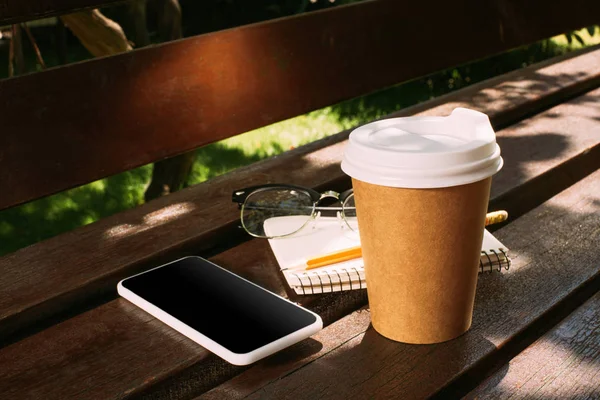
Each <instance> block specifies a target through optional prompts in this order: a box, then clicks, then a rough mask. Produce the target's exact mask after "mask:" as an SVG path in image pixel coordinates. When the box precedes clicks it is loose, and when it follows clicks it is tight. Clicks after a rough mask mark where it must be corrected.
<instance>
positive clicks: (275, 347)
mask: <svg viewBox="0 0 600 400" xmlns="http://www.w3.org/2000/svg"><path fill="white" fill-rule="evenodd" d="M117 290H118V292H119V295H121V296H123V297H124V298H126V299H127V300H129V301H130V302H132V303H133V304H135V305H136V306H138V307H140V308H141V309H143V310H144V311H146V312H148V313H149V314H151V315H153V316H154V317H156V318H157V319H159V320H161V321H162V322H164V323H165V324H167V325H169V326H170V327H171V328H173V329H175V330H177V331H179V332H180V333H182V334H183V335H185V336H187V337H188V338H190V339H192V340H193V341H195V342H197V343H198V344H200V345H201V346H203V347H205V348H206V349H207V350H209V351H211V352H213V353H215V354H216V355H218V356H219V357H221V358H223V359H225V360H226V361H228V362H230V363H231V364H234V365H248V364H251V363H253V362H255V361H257V360H260V359H261V358H264V357H267V356H268V355H271V354H273V353H275V352H277V351H279V350H282V349H284V348H286V347H288V346H291V345H292V344H294V343H297V342H299V341H301V340H303V339H306V338H307V337H309V336H311V335H313V334H314V333H316V332H318V331H319V330H320V329H322V327H323V322H322V321H321V318H320V317H319V316H318V315H317V314H315V313H313V312H312V311H309V310H307V309H305V308H303V307H300V306H298V305H296V304H294V303H292V302H291V301H288V300H287V299H284V298H283V297H281V296H278V295H276V294H274V293H271V292H269V291H268V290H266V289H263V288H261V287H260V286H258V285H256V284H254V283H252V282H250V281H248V280H246V279H244V278H242V277H240V276H237V275H235V274H234V273H232V272H229V271H227V270H226V269H224V268H221V267H219V266H218V265H216V264H213V263H212V262H210V261H208V260H205V259H203V258H200V257H185V258H182V259H180V260H177V261H173V262H171V263H168V264H165V265H163V266H160V267H157V268H154V269H151V270H149V271H146V272H142V273H141V274H138V275H134V276H132V277H129V278H127V279H124V280H122V281H121V282H119V284H118V285H117Z"/></svg>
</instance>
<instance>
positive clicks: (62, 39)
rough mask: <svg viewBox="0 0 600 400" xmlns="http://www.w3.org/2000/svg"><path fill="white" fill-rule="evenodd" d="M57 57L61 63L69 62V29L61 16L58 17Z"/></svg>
mask: <svg viewBox="0 0 600 400" xmlns="http://www.w3.org/2000/svg"><path fill="white" fill-rule="evenodd" d="M55 37H56V58H57V59H58V63H59V64H60V65H63V64H66V63H67V30H66V29H65V24H63V22H62V20H61V19H60V18H57V19H56V31H55Z"/></svg>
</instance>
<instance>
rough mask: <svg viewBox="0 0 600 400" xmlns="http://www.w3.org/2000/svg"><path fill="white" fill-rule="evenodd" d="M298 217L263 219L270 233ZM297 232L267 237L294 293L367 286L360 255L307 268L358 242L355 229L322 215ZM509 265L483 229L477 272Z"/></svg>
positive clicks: (501, 249)
mask: <svg viewBox="0 0 600 400" xmlns="http://www.w3.org/2000/svg"><path fill="white" fill-rule="evenodd" d="M298 218H306V217H296V216H289V217H275V218H270V219H268V220H267V221H265V225H264V228H265V232H266V233H267V235H269V236H274V235H277V233H278V232H285V231H288V230H289V228H286V227H287V226H289V225H290V224H294V225H295V226H297V225H298V221H296V219H298ZM310 224H311V226H308V227H305V228H304V229H303V230H302V231H300V233H298V234H296V235H293V236H289V237H283V238H277V239H269V244H270V245H271V249H272V250H273V254H274V255H275V258H276V259H277V262H278V263H279V267H280V268H281V272H282V273H283V276H284V278H285V280H286V281H287V283H288V285H289V286H290V287H291V288H292V289H293V290H294V291H295V292H296V293H297V294H301V295H302V294H318V293H330V292H340V291H345V290H355V289H366V287H367V284H366V281H365V269H364V266H363V260H362V258H357V259H354V260H349V261H345V262H341V263H337V264H332V265H329V266H325V267H322V268H317V269H314V270H309V271H306V270H304V267H305V264H306V261H307V260H308V259H310V258H313V257H317V256H321V255H323V254H327V253H332V252H335V251H338V250H343V249H347V248H350V247H354V246H359V245H360V238H359V236H358V233H356V232H353V231H351V230H349V229H348V228H347V227H346V226H344V223H343V221H340V220H338V219H337V218H329V217H321V218H319V220H318V222H310ZM509 268H510V258H509V257H508V249H507V248H506V246H504V245H503V244H502V243H501V242H500V241H499V240H498V239H496V238H495V237H494V235H492V234H491V233H490V232H488V231H487V230H484V235H483V243H482V246H481V258H480V260H479V272H480V273H483V272H492V271H501V270H502V269H506V270H508V269H509Z"/></svg>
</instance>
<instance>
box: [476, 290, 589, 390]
mask: <svg viewBox="0 0 600 400" xmlns="http://www.w3.org/2000/svg"><path fill="white" fill-rule="evenodd" d="M509 397H516V398H529V399H547V398H563V399H566V398H571V399H575V398H577V399H592V398H599V397H600V293H597V294H596V295H595V296H594V297H592V298H591V299H590V300H588V301H587V302H586V303H585V304H583V305H582V306H581V307H579V309H577V310H576V311H575V312H574V313H573V314H572V315H570V316H569V317H568V318H567V319H566V320H565V321H563V322H561V323H560V325H558V326H557V327H556V328H554V329H552V330H551V331H550V332H548V333H546V334H545V335H544V336H542V337H541V338H539V339H538V340H537V341H536V342H535V343H534V344H533V345H532V346H530V347H528V348H527V349H526V350H525V351H523V352H522V353H521V354H519V355H518V356H517V357H515V358H514V359H513V360H511V361H510V363H509V364H507V365H505V366H504V367H503V368H502V369H501V370H499V371H498V372H496V373H495V374H494V375H493V376H492V377H490V378H489V379H488V380H487V381H485V382H484V383H482V384H481V385H479V386H478V387H477V389H475V390H474V391H472V392H471V393H469V395H468V396H466V398H467V399H481V398H485V399H507V398H509Z"/></svg>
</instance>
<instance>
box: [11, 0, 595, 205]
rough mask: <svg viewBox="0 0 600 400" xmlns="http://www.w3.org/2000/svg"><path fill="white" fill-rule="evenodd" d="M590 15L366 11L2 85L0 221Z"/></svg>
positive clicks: (383, 5)
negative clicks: (9, 212)
mask: <svg viewBox="0 0 600 400" xmlns="http://www.w3.org/2000/svg"><path fill="white" fill-rule="evenodd" d="M582 9H585V12H581V11H580V10H582ZM463 10H470V12H469V13H465V12H464V11H463ZM555 15H560V18H554V16H555ZM596 15H600V3H598V2H590V1H589V0H569V1H566V0H562V1H554V2H548V1H546V0H529V1H527V2H515V1H509V0H501V1H496V2H483V3H482V2H480V1H477V0H461V1H459V2H458V3H456V2H438V3H436V6H435V7H431V5H430V4H429V3H428V2H421V1H413V2H398V1H396V0H378V1H366V2H360V3H356V4H351V5H347V6H341V7H334V8H331V9H328V10H323V11H318V12H313V13H306V14H302V15H297V16H293V17H289V18H282V19H278V20H272V21H266V22H261V23H258V24H252V25H247V26H242V27H238V28H233V29H229V30H224V31H220V32H214V33H210V34H205V35H200V36H195V37H190V38H186V39H182V40H179V41H174V42H170V43H166V44H162V45H158V46H149V47H146V48H143V49H138V50H134V51H131V52H127V53H123V54H119V55H116V56H112V57H106V58H100V59H94V60H90V61H87V62H82V63H77V64H71V65H68V66H65V67H63V68H56V69H49V70H47V71H44V72H40V73H36V74H30V75H25V76H19V77H16V78H13V79H5V80H0V93H1V94H2V96H0V120H2V135H0V188H10V190H9V191H3V193H2V195H1V196H0V209H4V208H8V207H11V206H14V205H17V204H20V203H23V202H26V201H30V200H33V199H36V198H40V197H43V196H46V195H50V194H53V193H57V192H59V191H61V190H65V189H69V188H72V187H75V186H78V185H82V184H84V183H89V182H92V181H95V180H97V179H100V178H104V177H107V176H110V175H113V174H116V173H119V172H123V171H125V170H129V169H131V168H135V167H138V166H141V165H145V164H148V163H151V162H155V161H158V160H161V159H164V158H167V157H172V156H175V155H178V154H181V153H184V152H186V151H189V150H192V149H195V148H197V147H200V146H202V145H205V144H208V143H212V142H215V141H217V140H220V139H224V138H228V137H231V136H234V135H238V134H240V133H243V132H247V131H250V130H252V129H256V128H260V127H263V126H266V125H268V124H271V123H274V122H278V121H282V120H284V119H287V118H291V117H295V116H298V115H301V114H304V113H306V112H309V111H313V110H316V109H319V108H321V107H325V106H329V105H331V104H335V103H338V102H340V101H343V100H347V99H350V98H353V97H356V96H360V95H364V94H365V93H369V92H371V91H375V90H377V89H382V88H385V87H388V86H391V85H394V84H397V83H401V82H405V81H407V80H410V79H415V78H418V77H421V76H424V75H426V74H428V73H433V72H436V71H439V70H441V69H444V68H449V67H453V66H456V65H459V64H461V63H465V62H469V61H472V60H474V59H479V58H482V57H486V56H489V55H492V54H496V53H500V52H502V51H506V50H509V49H512V48H515V47H518V46H522V45H524V44H528V43H531V42H534V41H536V40H540V39H544V38H547V37H550V36H553V35H557V34H560V33H562V32H565V31H568V30H571V29H575V28H581V27H584V26H588V25H591V24H593V23H596V22H597V20H596ZM416 16H420V17H419V18H417V17H416ZM415 32H419V34H418V35H416V34H415ZM440 32H444V40H439V33H440ZM405 38H410V40H403V39H405ZM400 43H402V45H401V46H400V45H399V44H400ZM448 43H460V45H456V46H449V45H448ZM399 47H401V48H399ZM366 71H368V72H367V73H366ZM8 149H10V151H8ZM23 160H27V161H29V162H24V161H23ZM33 160H35V162H33Z"/></svg>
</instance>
